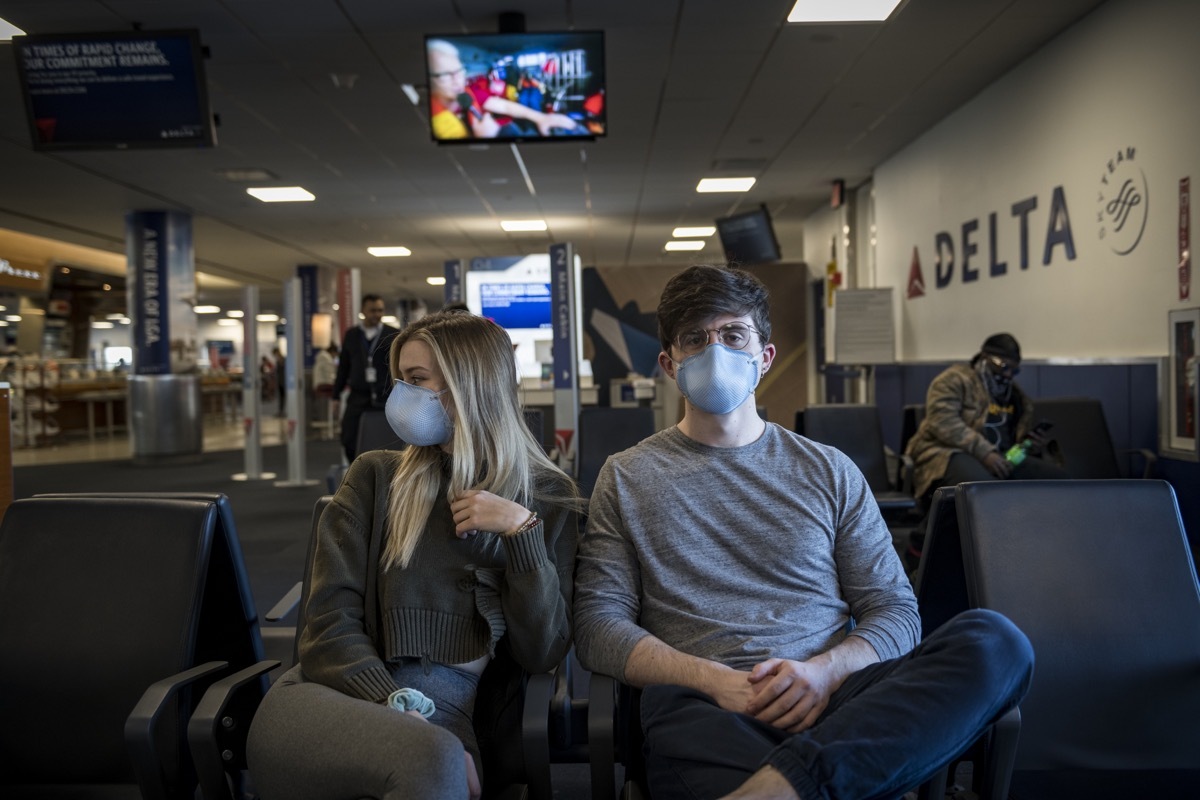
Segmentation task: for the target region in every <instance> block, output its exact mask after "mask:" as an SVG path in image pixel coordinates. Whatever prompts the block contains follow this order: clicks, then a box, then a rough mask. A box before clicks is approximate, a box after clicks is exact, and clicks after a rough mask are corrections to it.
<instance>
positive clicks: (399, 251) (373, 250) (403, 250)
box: [367, 247, 412, 258]
mask: <svg viewBox="0 0 1200 800" xmlns="http://www.w3.org/2000/svg"><path fill="white" fill-rule="evenodd" d="M367 252H368V253H370V254H371V255H373V256H375V257H376V258H395V257H397V256H411V255H412V250H409V249H408V248H407V247H368V248H367Z"/></svg>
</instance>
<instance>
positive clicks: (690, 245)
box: [666, 239, 704, 250]
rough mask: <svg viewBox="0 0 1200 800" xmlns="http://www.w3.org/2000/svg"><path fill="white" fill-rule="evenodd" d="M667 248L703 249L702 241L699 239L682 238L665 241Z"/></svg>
mask: <svg viewBox="0 0 1200 800" xmlns="http://www.w3.org/2000/svg"><path fill="white" fill-rule="evenodd" d="M666 249H667V250H703V249H704V242H702V241H700V240H699V239H684V240H682V241H670V242H667V246H666Z"/></svg>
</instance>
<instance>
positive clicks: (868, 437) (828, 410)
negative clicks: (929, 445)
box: [796, 403, 917, 516]
mask: <svg viewBox="0 0 1200 800" xmlns="http://www.w3.org/2000/svg"><path fill="white" fill-rule="evenodd" d="M796 433H798V434H800V435H801V436H805V437H807V438H809V439H812V440H813V441H814V442H820V443H822V444H827V445H830V446H832V447H836V448H837V449H838V450H841V451H842V452H843V453H845V454H846V455H847V456H849V457H850V460H851V461H853V462H854V463H855V465H856V466H857V467H858V468H859V469H860V470H862V473H863V476H864V477H865V478H866V479H867V484H868V485H869V486H870V487H871V493H872V494H874V495H875V502H876V503H878V504H879V510H880V511H881V512H883V513H884V514H885V515H889V516H892V515H896V514H903V513H905V512H909V511H912V510H914V509H915V508H916V507H917V500H916V498H915V497H913V494H912V486H911V483H912V469H911V461H910V460H909V459H908V457H907V456H905V455H903V454H900V455H898V456H897V458H898V460H899V469H898V470H897V472H898V477H897V479H896V480H893V479H892V478H891V477H890V475H889V472H888V461H887V448H886V447H885V446H884V443H883V426H882V424H881V423H880V421H879V409H878V408H876V407H875V406H874V405H869V404H857V403H830V404H827V405H817V406H809V407H808V408H806V409H803V410H801V411H797V412H796Z"/></svg>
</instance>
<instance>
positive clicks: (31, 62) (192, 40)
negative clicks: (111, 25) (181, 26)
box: [12, 30, 215, 150]
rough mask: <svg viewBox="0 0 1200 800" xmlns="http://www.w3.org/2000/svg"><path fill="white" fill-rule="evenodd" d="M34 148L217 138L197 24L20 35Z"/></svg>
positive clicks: (16, 40) (190, 143)
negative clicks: (189, 27) (171, 28)
mask: <svg viewBox="0 0 1200 800" xmlns="http://www.w3.org/2000/svg"><path fill="white" fill-rule="evenodd" d="M12 44H13V48H14V50H15V53H14V55H15V56H16V62H17V75H18V77H19V79H20V83H21V91H22V93H23V94H24V96H25V110H26V113H27V116H28V119H29V129H30V133H31V135H32V138H33V147H34V149H35V150H96V149H126V148H143V147H211V146H213V144H215V138H214V134H213V122H212V114H211V113H210V112H209V107H208V90H207V87H206V84H205V80H204V60H203V55H202V52H201V47H200V37H199V34H198V33H197V32H196V31H195V30H174V31H120V32H115V33H111V32H110V33H70V34H42V35H35V36H14V37H13V40H12Z"/></svg>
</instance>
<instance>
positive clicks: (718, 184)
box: [696, 178, 755, 192]
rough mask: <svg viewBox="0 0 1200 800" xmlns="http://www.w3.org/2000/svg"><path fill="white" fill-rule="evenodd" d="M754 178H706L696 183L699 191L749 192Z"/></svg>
mask: <svg viewBox="0 0 1200 800" xmlns="http://www.w3.org/2000/svg"><path fill="white" fill-rule="evenodd" d="M754 180H755V179H754V178H704V179H702V180H701V181H700V182H699V183H697V184H696V191H697V192H748V191H750V187H751V186H753V185H754Z"/></svg>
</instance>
